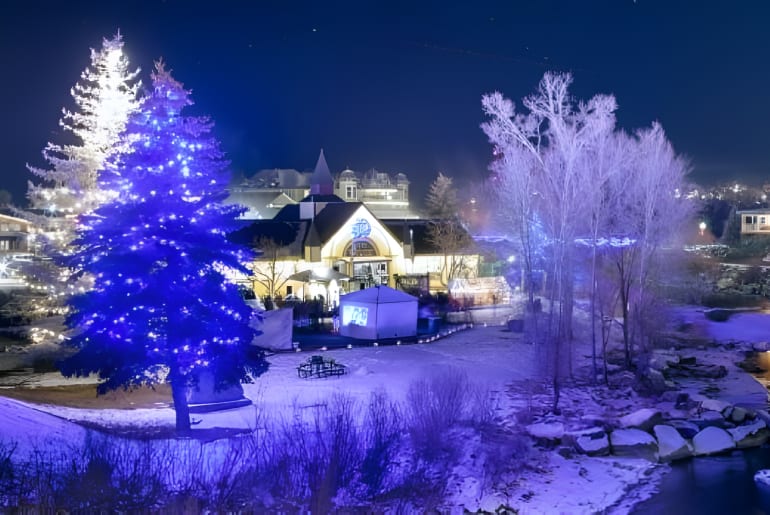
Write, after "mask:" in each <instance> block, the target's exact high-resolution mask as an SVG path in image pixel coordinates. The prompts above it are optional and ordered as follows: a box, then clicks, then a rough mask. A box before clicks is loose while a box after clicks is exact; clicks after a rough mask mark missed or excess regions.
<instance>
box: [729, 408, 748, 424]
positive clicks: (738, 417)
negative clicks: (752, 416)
mask: <svg viewBox="0 0 770 515" xmlns="http://www.w3.org/2000/svg"><path fill="white" fill-rule="evenodd" d="M748 416H749V411H748V410H747V409H746V408H741V407H740V406H735V407H734V408H733V409H732V411H731V412H730V416H729V419H730V421H731V422H733V423H735V424H742V423H743V422H745V421H746V417H748Z"/></svg>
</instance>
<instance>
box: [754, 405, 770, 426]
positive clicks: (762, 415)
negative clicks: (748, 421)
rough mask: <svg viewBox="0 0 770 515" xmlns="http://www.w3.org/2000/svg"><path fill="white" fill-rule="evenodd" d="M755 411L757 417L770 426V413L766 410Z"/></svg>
mask: <svg viewBox="0 0 770 515" xmlns="http://www.w3.org/2000/svg"><path fill="white" fill-rule="evenodd" d="M756 413H757V418H759V419H762V420H763V421H764V422H765V424H768V426H770V414H768V413H767V411H766V410H763V409H758V410H757V411H756Z"/></svg>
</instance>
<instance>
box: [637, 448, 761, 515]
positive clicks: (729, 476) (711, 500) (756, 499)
mask: <svg viewBox="0 0 770 515" xmlns="http://www.w3.org/2000/svg"><path fill="white" fill-rule="evenodd" d="M763 468H770V447H768V446H763V447H761V448H759V449H752V450H749V451H736V452H733V453H732V454H729V455H726V456H716V457H705V458H696V459H691V460H687V461H683V462H680V463H675V464H674V465H672V466H671V472H670V473H668V474H666V475H665V477H664V478H663V482H662V483H661V487H660V492H659V493H658V494H656V495H655V496H654V497H652V498H651V499H649V500H648V501H646V502H644V503H641V504H639V505H638V506H637V507H636V508H635V509H634V511H632V513H634V514H637V515H642V514H668V513H670V514H677V515H679V514H682V515H684V514H690V513H692V514H705V515H708V514H756V515H762V514H768V515H770V489H765V488H760V487H758V486H757V485H756V484H755V483H754V473H755V472H756V471H758V470H760V469H763Z"/></svg>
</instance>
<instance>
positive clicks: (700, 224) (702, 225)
mask: <svg viewBox="0 0 770 515" xmlns="http://www.w3.org/2000/svg"><path fill="white" fill-rule="evenodd" d="M698 229H700V235H701V236H703V233H704V232H705V231H706V222H701V223H699V224H698Z"/></svg>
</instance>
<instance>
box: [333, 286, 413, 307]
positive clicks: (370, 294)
mask: <svg viewBox="0 0 770 515" xmlns="http://www.w3.org/2000/svg"><path fill="white" fill-rule="evenodd" d="M345 301H354V302H369V303H373V304H388V303H395V302H417V297H414V296H412V295H409V294H408V293H404V292H402V291H401V290H395V289H393V288H391V287H389V286H374V287H372V288H366V289H365V290H359V291H354V292H351V293H348V294H346V295H343V296H341V297H340V303H342V302H345Z"/></svg>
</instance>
